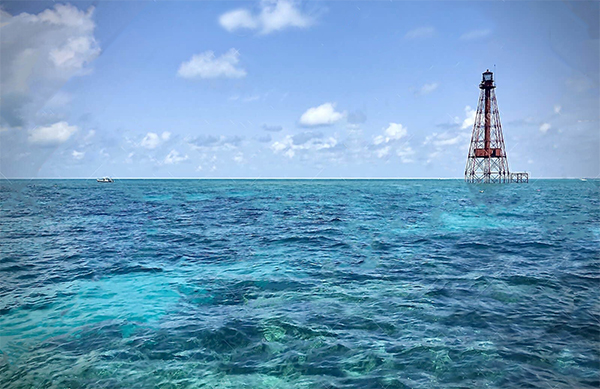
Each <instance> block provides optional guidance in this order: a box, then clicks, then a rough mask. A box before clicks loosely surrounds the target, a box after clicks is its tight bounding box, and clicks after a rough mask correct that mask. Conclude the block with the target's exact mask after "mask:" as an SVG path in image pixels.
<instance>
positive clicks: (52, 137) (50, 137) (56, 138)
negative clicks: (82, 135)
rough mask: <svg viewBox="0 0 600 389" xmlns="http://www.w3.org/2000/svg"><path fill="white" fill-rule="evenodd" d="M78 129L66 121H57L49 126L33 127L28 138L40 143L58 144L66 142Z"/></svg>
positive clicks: (30, 140)
mask: <svg viewBox="0 0 600 389" xmlns="http://www.w3.org/2000/svg"><path fill="white" fill-rule="evenodd" d="M77 130H78V128H77V126H69V123H67V122H58V123H54V124H52V125H50V126H45V127H35V128H34V129H33V130H31V131H30V132H29V137H28V140H29V142H31V143H35V144H40V145H58V144H61V143H64V142H66V141H67V140H68V139H69V138H70V137H71V135H73V134H74V133H75V132H76V131H77Z"/></svg>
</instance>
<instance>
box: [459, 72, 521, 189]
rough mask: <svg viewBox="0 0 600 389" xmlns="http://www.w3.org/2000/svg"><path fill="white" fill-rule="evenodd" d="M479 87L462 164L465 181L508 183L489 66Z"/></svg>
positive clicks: (508, 174)
mask: <svg viewBox="0 0 600 389" xmlns="http://www.w3.org/2000/svg"><path fill="white" fill-rule="evenodd" d="M479 89H481V92H480V93H479V102H478V104H477V112H476V114H475V123H474V124H473V134H472V135H471V145H470V147H469V155H468V157H467V166H466V168H465V181H467V182H472V183H509V182H511V181H512V180H511V174H510V171H509V169H508V159H507V157H506V148H505V147H504V137H503V135H502V125H501V124H500V114H499V113H498V102H497V101H496V93H495V92H494V89H496V85H495V84H494V73H492V72H490V71H489V69H488V70H487V71H485V72H484V73H483V79H482V80H481V83H480V84H479Z"/></svg>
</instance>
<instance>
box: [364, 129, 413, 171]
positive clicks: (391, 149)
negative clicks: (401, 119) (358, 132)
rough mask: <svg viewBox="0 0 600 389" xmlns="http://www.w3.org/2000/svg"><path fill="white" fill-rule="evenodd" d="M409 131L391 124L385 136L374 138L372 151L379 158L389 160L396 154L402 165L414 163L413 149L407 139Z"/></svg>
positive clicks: (384, 133) (385, 130)
mask: <svg viewBox="0 0 600 389" xmlns="http://www.w3.org/2000/svg"><path fill="white" fill-rule="evenodd" d="M407 135H408V130H407V129H406V127H404V126H403V125H402V124H400V123H390V124H389V125H388V126H387V128H385V129H384V130H383V134H381V135H377V136H376V137H374V138H373V143H372V145H371V147H370V148H371V149H372V150H373V152H374V154H375V156H376V157H377V158H388V157H391V156H392V155H393V154H395V155H396V156H397V157H399V158H400V162H402V163H412V162H414V160H413V159H412V156H413V155H414V154H415V152H414V151H413V149H412V148H411V147H410V145H409V144H408V141H407V140H406V139H405V138H406V136H407Z"/></svg>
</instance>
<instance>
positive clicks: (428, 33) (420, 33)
mask: <svg viewBox="0 0 600 389" xmlns="http://www.w3.org/2000/svg"><path fill="white" fill-rule="evenodd" d="M434 35H435V28H433V27H430V26H426V27H419V28H415V29H414V30H410V31H409V32H407V33H406V35H404V37H405V38H406V39H424V38H431V37H432V36H434Z"/></svg>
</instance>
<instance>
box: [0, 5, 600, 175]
mask: <svg viewBox="0 0 600 389" xmlns="http://www.w3.org/2000/svg"><path fill="white" fill-rule="evenodd" d="M599 13H600V11H599V3H598V2H564V1H502V2H495V1H489V2H483V1H476V2H469V1H460V2H451V1H436V2H434V1H420V2H417V1H341V0H340V1H305V2H299V1H291V0H261V1H251V2H246V1H231V2H227V1H219V2H217V1H149V2H145V1H94V2H91V1H77V2H66V3H60V2H37V1H19V2H14V1H0V87H1V88H0V98H1V100H0V174H1V176H0V177H4V178H19V177H20V178H33V177H37V178H96V177H102V176H111V177H113V178H127V177H148V178H153V177H190V178H193V177H199V178H212V177H215V178H217V177H218V178H231V177H258V178H293V177H302V178H340V177H343V178H348V177H357V178H368V177H386V178H387V177H389V178H391V177H399V178H426V177H431V178H434V177H442V178H461V177H463V175H464V169H465V162H466V156H467V151H468V145H469V141H470V137H471V130H472V125H473V120H474V115H475V109H476V106H477V101H478V96H479V88H478V84H479V82H480V80H481V73H482V72H484V71H485V70H486V69H490V70H492V71H494V72H495V80H496V85H497V89H496V96H497V98H498V105H499V108H500V117H501V121H502V126H503V131H504V138H505V143H506V148H507V154H508V162H509V167H510V170H511V171H513V172H514V171H527V172H529V173H530V176H531V177H532V178H551V177H598V176H599V175H600V157H599V156H600V130H599V129H600V125H599V117H600V98H599V67H600V60H599V47H600V44H599V35H600V27H599Z"/></svg>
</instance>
